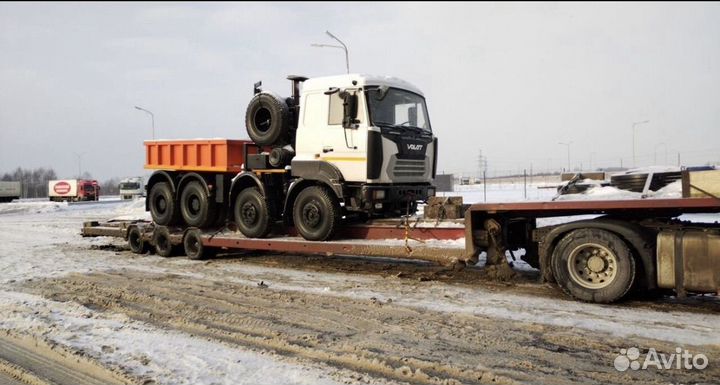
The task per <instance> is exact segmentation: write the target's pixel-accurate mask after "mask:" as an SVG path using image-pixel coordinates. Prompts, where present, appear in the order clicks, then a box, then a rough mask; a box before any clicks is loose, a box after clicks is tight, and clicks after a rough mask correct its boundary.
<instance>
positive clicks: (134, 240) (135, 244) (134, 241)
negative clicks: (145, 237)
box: [130, 231, 140, 250]
mask: <svg viewBox="0 0 720 385" xmlns="http://www.w3.org/2000/svg"><path fill="white" fill-rule="evenodd" d="M130 247H132V248H133V249H135V250H139V249H140V234H138V232H136V231H131V232H130Z"/></svg>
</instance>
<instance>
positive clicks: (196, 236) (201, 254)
mask: <svg viewBox="0 0 720 385" xmlns="http://www.w3.org/2000/svg"><path fill="white" fill-rule="evenodd" d="M183 246H184V247H185V255H187V256H188V258H190V259H195V260H201V259H208V258H211V257H213V256H214V255H215V253H214V251H215V249H214V248H212V247H205V246H204V245H203V244H202V231H200V229H197V228H195V229H189V230H188V231H186V232H185V237H183Z"/></svg>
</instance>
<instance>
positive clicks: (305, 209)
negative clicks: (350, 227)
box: [293, 186, 340, 241]
mask: <svg viewBox="0 0 720 385" xmlns="http://www.w3.org/2000/svg"><path fill="white" fill-rule="evenodd" d="M293 222H294V223H295V228H296V229H297V231H298V233H300V235H302V237H303V238H305V239H307V240H309V241H325V240H328V239H330V238H331V237H332V236H333V234H334V233H335V230H336V229H337V227H338V223H339V222H340V206H339V205H338V203H337V200H336V199H335V197H334V196H331V195H330V193H329V192H328V190H327V189H326V188H323V187H320V186H312V187H307V188H305V189H304V190H302V191H300V193H299V194H298V196H297V198H296V199H295V204H294V205H293Z"/></svg>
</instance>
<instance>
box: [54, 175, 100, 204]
mask: <svg viewBox="0 0 720 385" xmlns="http://www.w3.org/2000/svg"><path fill="white" fill-rule="evenodd" d="M48 197H49V198H50V200H51V201H55V202H63V201H64V202H79V201H96V200H99V199H100V185H98V182H97V181H96V180H84V179H61V180H51V181H49V182H48Z"/></svg>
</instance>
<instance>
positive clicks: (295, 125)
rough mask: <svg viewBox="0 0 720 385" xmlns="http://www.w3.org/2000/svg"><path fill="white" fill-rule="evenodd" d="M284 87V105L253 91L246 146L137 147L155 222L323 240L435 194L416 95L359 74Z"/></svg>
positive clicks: (432, 155) (432, 154)
mask: <svg viewBox="0 0 720 385" xmlns="http://www.w3.org/2000/svg"><path fill="white" fill-rule="evenodd" d="M288 79H289V80H290V81H291V84H292V87H291V93H292V95H291V96H290V97H288V98H283V97H280V96H278V95H276V94H275V93H272V92H268V91H263V90H262V89H261V85H262V83H261V82H258V83H256V84H255V87H254V96H253V98H252V99H251V100H250V103H249V105H248V107H247V110H246V114H245V124H246V128H247V133H248V135H249V136H250V139H251V140H250V141H237V140H179V141H146V142H145V146H146V162H145V168H147V169H154V170H156V171H155V172H154V173H153V174H152V176H150V179H149V180H148V184H147V191H148V192H147V196H148V199H147V210H149V211H150V212H151V215H152V218H153V221H154V222H155V223H157V224H158V225H163V226H172V225H187V226H193V227H199V228H204V227H208V226H211V225H213V224H218V223H220V222H223V221H230V222H233V223H234V224H235V225H237V227H238V228H239V230H240V232H242V233H243V234H244V235H245V236H247V237H250V238H264V237H266V236H267V235H268V234H269V233H270V232H271V231H272V229H273V227H274V225H275V224H277V223H278V222H284V223H285V224H286V225H294V226H295V228H296V229H297V231H298V233H299V234H300V235H301V236H302V237H303V238H305V239H307V240H313V241H323V240H328V239H330V238H332V236H333V234H334V233H335V231H336V229H337V228H338V227H339V226H341V223H342V222H350V221H364V220H367V219H369V218H373V217H399V216H401V215H407V214H412V213H414V212H415V210H416V208H417V205H418V202H422V201H425V200H426V199H427V198H428V197H429V196H433V195H434V194H435V187H433V185H432V180H433V177H434V176H435V171H436V167H437V164H436V158H437V146H438V143H437V138H436V137H435V136H434V135H433V132H432V129H431V125H430V119H429V115H428V111H427V106H426V104H425V99H424V97H423V94H422V92H421V91H420V90H419V89H418V88H416V87H415V86H413V85H412V84H410V83H408V82H406V81H403V80H401V79H397V78H393V77H383V76H369V75H358V74H349V75H341V76H329V77H320V78H314V79H308V78H305V77H300V76H289V77H288Z"/></svg>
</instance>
